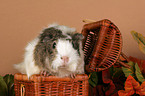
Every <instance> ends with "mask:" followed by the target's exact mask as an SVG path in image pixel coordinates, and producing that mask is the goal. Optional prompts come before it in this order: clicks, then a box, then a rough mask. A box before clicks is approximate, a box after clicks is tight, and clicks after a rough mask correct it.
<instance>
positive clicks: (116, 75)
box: [112, 68, 123, 78]
mask: <svg viewBox="0 0 145 96" xmlns="http://www.w3.org/2000/svg"><path fill="white" fill-rule="evenodd" d="M122 74H123V71H122V69H121V68H114V73H113V75H112V78H114V77H119V76H120V75H122Z"/></svg>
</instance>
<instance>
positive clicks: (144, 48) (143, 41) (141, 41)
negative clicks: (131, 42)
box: [131, 31, 145, 54]
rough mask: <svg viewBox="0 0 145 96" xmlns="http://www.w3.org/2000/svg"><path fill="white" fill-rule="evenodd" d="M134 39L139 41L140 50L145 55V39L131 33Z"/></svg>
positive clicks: (138, 34) (140, 35) (135, 33)
mask: <svg viewBox="0 0 145 96" xmlns="http://www.w3.org/2000/svg"><path fill="white" fill-rule="evenodd" d="M131 34H132V36H133V38H134V39H135V40H136V41H137V43H138V46H139V49H140V51H141V52H143V53H144V54H145V37H144V36H143V35H142V34H140V33H137V32H135V31H131Z"/></svg>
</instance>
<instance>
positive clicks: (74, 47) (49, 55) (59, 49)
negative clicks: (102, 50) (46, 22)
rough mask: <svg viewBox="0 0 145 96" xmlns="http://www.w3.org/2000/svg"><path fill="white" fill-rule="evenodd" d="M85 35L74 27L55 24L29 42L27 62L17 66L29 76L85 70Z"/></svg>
mask: <svg viewBox="0 0 145 96" xmlns="http://www.w3.org/2000/svg"><path fill="white" fill-rule="evenodd" d="M82 39H83V36H82V34H80V33H76V30H75V29H74V28H69V27H67V26H63V25H57V24H53V25H50V26H49V27H48V28H46V29H44V30H43V31H42V33H41V34H40V35H39V36H38V37H37V38H35V39H34V40H32V41H31V42H30V43H28V45H27V47H26V48H25V55H24V61H23V62H22V63H20V64H15V65H14V67H15V68H16V69H18V70H19V71H20V72H21V73H23V74H27V76H28V78H29V77H30V76H31V75H33V74H40V73H41V72H47V73H48V74H50V75H55V76H58V77H66V76H71V75H74V74H83V73H84V54H83V50H82Z"/></svg>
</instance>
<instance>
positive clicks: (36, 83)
mask: <svg viewBox="0 0 145 96" xmlns="http://www.w3.org/2000/svg"><path fill="white" fill-rule="evenodd" d="M14 84H15V86H14V90H15V96H88V90H89V89H88V88H89V83H88V76H87V75H86V74H83V75H77V76H76V78H75V79H71V78H69V77H66V78H58V77H55V76H48V77H43V76H40V75H33V76H31V77H30V79H29V80H28V78H27V76H26V75H24V74H20V73H17V74H15V75H14Z"/></svg>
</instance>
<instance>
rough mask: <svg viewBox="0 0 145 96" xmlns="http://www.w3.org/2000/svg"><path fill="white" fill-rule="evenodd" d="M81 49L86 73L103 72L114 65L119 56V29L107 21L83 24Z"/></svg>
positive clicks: (120, 47) (120, 41)
mask: <svg viewBox="0 0 145 96" xmlns="http://www.w3.org/2000/svg"><path fill="white" fill-rule="evenodd" d="M82 34H83V35H84V37H85V38H84V41H83V46H84V47H83V49H84V55H85V64H86V71H88V72H93V71H96V72H98V71H103V70H105V69H108V68H109V67H111V66H112V65H114V64H115V63H116V62H117V61H118V59H119V56H120V54H121V49H122V37H121V33H120V31H119V29H118V28H117V27H116V26H115V25H114V24H113V23H112V22H111V21H109V20H107V19H105V20H101V21H98V22H93V23H89V24H85V25H84V26H83V29H82Z"/></svg>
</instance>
